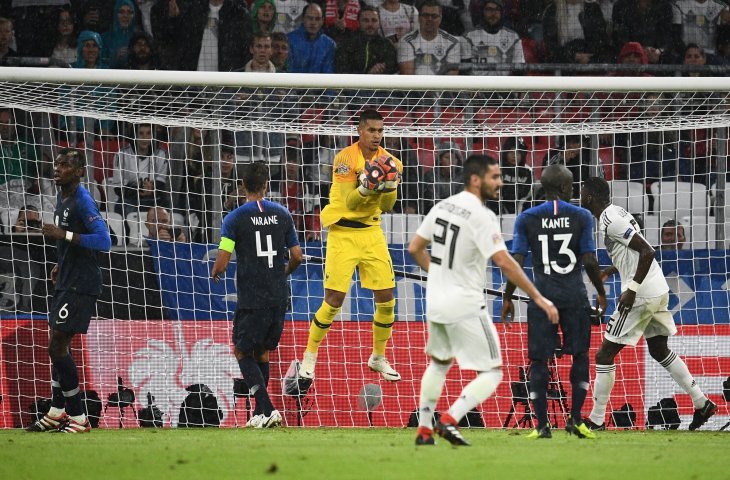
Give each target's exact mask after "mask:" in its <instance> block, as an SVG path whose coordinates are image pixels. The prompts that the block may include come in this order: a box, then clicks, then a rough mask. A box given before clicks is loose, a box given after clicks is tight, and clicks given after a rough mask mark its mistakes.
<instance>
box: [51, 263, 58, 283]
mask: <svg viewBox="0 0 730 480" xmlns="http://www.w3.org/2000/svg"><path fill="white" fill-rule="evenodd" d="M56 280H58V264H56V265H54V266H53V268H52V269H51V283H52V284H53V285H56Z"/></svg>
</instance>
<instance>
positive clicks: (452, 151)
mask: <svg viewBox="0 0 730 480" xmlns="http://www.w3.org/2000/svg"><path fill="white" fill-rule="evenodd" d="M437 147H438V153H437V155H436V160H435V163H434V166H433V168H432V169H431V170H429V171H427V172H426V173H425V174H424V176H423V184H422V187H421V198H422V199H423V213H424V214H427V213H428V212H429V211H430V210H431V208H433V206H434V204H436V203H437V202H439V201H440V200H443V199H445V198H448V197H450V196H451V195H456V194H457V193H459V192H461V191H462V190H463V189H464V181H463V178H461V177H462V176H461V165H462V162H463V158H462V153H461V151H460V150H459V146H458V145H457V144H455V143H451V142H444V143H440V144H439V145H438V146H437Z"/></svg>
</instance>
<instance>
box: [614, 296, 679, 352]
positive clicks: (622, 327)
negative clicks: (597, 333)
mask: <svg viewBox="0 0 730 480" xmlns="http://www.w3.org/2000/svg"><path fill="white" fill-rule="evenodd" d="M668 305H669V294H668V293H665V294H664V295H662V296H660V297H651V298H641V297H636V301H635V302H634V306H633V308H632V309H631V310H630V311H629V312H628V313H627V314H624V315H621V314H620V313H619V311H618V310H616V311H614V312H613V315H611V318H610V320H609V321H608V324H607V325H606V334H605V335H604V337H605V338H606V340H608V341H610V342H613V343H620V344H621V345H632V346H634V345H636V344H637V343H639V339H640V338H641V336H642V335H643V336H644V338H652V337H657V336H659V335H661V336H665V337H670V336H672V335H675V334H676V333H677V326H676V325H674V319H673V318H672V314H671V312H670V311H669V310H668V309H667V306H668Z"/></svg>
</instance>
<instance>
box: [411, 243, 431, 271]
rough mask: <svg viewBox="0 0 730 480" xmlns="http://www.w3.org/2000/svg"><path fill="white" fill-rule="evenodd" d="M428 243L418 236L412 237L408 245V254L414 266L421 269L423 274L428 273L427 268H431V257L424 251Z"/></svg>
mask: <svg viewBox="0 0 730 480" xmlns="http://www.w3.org/2000/svg"><path fill="white" fill-rule="evenodd" d="M429 243H430V242H429V241H428V240H426V239H425V238H423V237H422V236H420V235H414V236H413V239H412V240H411V243H410V245H408V253H410V254H411V257H413V260H415V262H416V264H417V265H418V266H419V267H421V268H422V269H423V271H424V272H428V267H430V266H431V255H430V254H429V253H428V250H426V247H428V244H429Z"/></svg>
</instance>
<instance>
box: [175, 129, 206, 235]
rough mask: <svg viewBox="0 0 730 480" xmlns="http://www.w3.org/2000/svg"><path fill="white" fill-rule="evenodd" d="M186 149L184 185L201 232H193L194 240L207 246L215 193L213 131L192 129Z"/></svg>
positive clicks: (190, 207) (188, 203) (184, 190)
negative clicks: (212, 195) (213, 194)
mask: <svg viewBox="0 0 730 480" xmlns="http://www.w3.org/2000/svg"><path fill="white" fill-rule="evenodd" d="M188 133H189V137H188V139H187V144H186V148H185V171H184V172H183V175H184V176H185V181H184V184H183V185H181V187H182V189H183V192H182V193H184V194H187V206H188V209H189V210H190V213H191V214H194V215H195V216H196V217H197V219H198V222H197V224H198V227H199V228H198V229H197V230H196V231H195V232H194V233H193V235H192V236H193V241H195V242H201V243H207V242H208V239H209V238H212V237H209V236H208V235H209V234H210V233H211V232H208V227H209V226H210V225H211V222H210V220H211V218H212V217H211V215H212V206H213V205H212V203H213V202H212V197H211V194H212V193H213V160H214V156H213V155H214V152H213V139H212V136H211V134H212V132H211V131H210V130H201V129H199V128H190V129H189V132H188Z"/></svg>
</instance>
